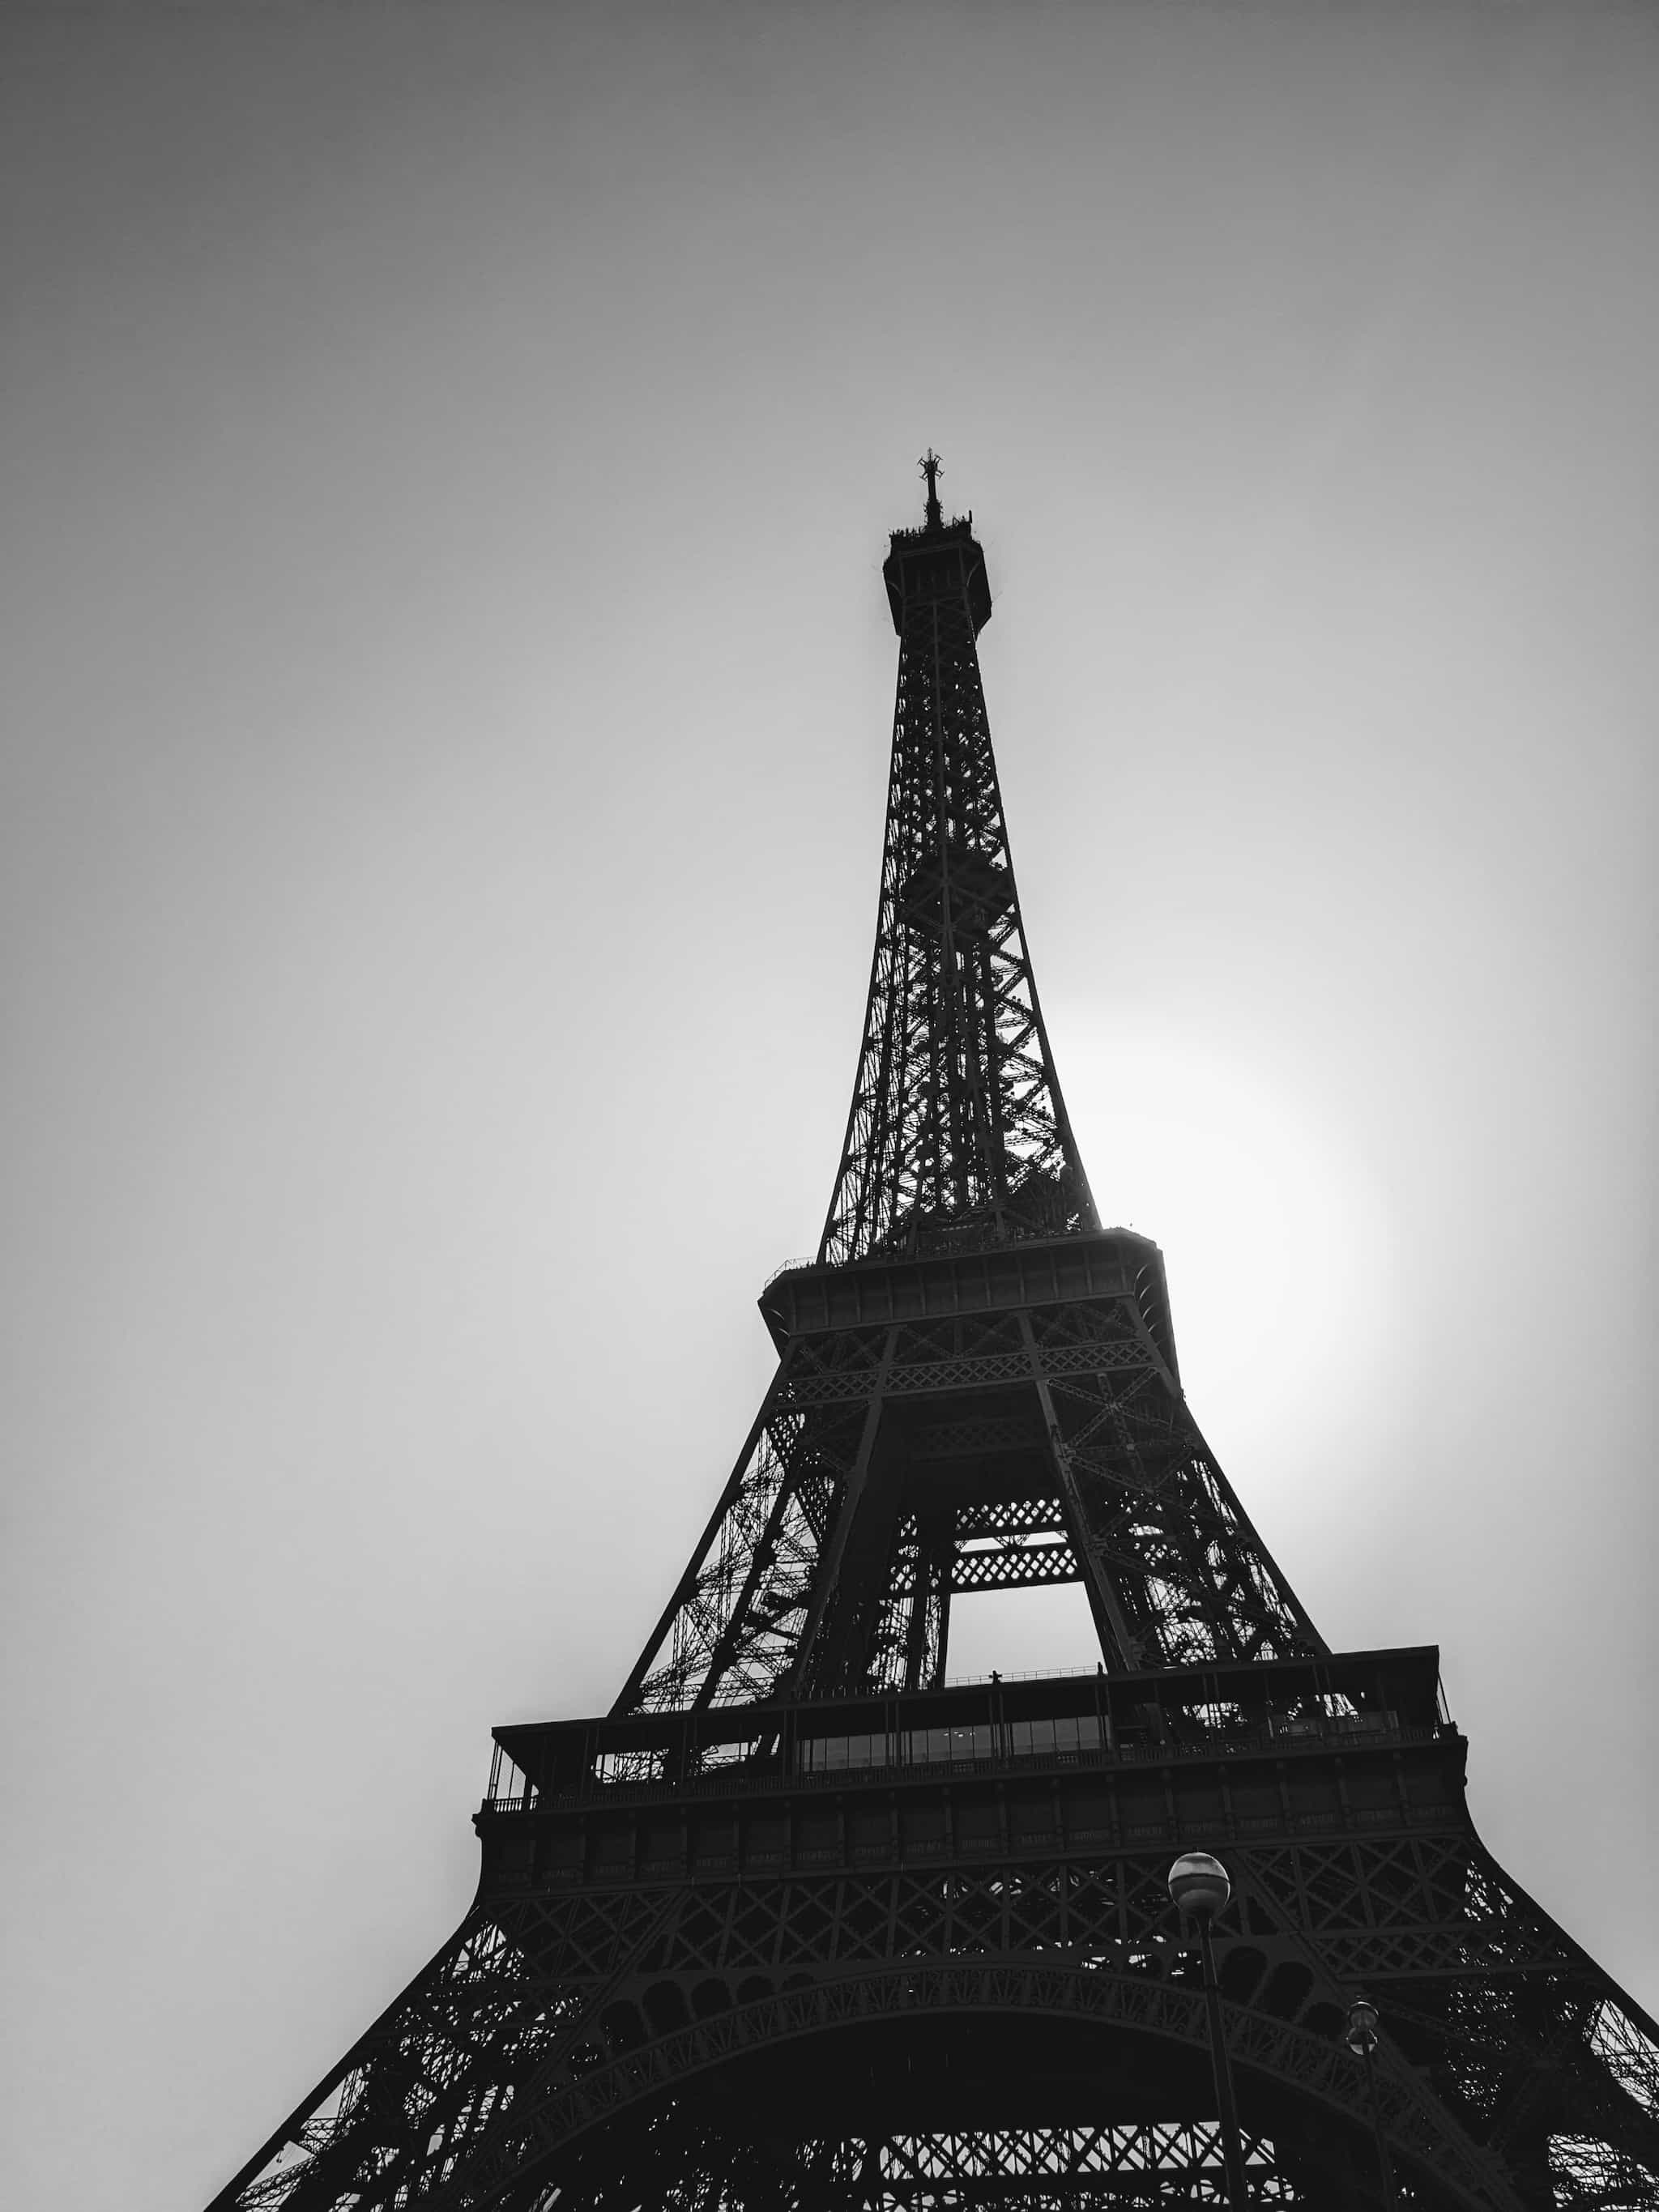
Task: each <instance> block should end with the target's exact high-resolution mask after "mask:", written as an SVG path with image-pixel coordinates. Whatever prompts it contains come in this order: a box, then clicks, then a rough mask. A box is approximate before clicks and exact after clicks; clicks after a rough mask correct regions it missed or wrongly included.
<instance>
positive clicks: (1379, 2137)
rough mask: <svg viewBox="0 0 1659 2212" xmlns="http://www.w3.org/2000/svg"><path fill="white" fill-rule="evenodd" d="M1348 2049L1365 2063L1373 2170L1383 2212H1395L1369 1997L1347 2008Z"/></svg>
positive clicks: (1375, 2031) (1373, 2010) (1376, 2033)
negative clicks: (1373, 2145)
mask: <svg viewBox="0 0 1659 2212" xmlns="http://www.w3.org/2000/svg"><path fill="white" fill-rule="evenodd" d="M1346 2036H1347V2045H1348V2048H1349V2050H1350V2051H1352V2052H1353V2054H1354V2056H1355V2057H1356V2058H1363V2059H1364V2062H1365V2089H1366V2093H1367V2094H1368V2095H1369V2097H1370V2106H1371V2127H1372V2130H1373V2131H1374V2132H1375V2134H1376V2168H1377V2172H1378V2174H1379V2176H1380V2177H1381V2179H1382V2183H1383V2205H1384V2207H1385V2209H1386V2212H1394V2169H1393V2168H1392V2166H1390V2165H1389V2139H1388V2136H1386V2135H1385V2134H1384V2133H1383V2106H1382V2105H1381V2103H1380V2102H1379V2100H1378V2098H1377V2093H1376V2067H1375V2065H1374V2064H1373V2063H1372V2059H1373V2057H1374V2056H1375V2053H1376V2046H1377V2045H1378V2044H1379V2043H1380V2042H1381V2041H1382V2034H1381V2032H1380V2030H1379V2028H1378V2026H1377V2018H1376V2006H1375V2005H1374V2004H1373V2003H1372V2002H1371V2001H1370V1998H1369V1997H1356V1998H1355V1999H1354V2001H1353V2002H1352V2004H1351V2005H1350V2006H1349V2007H1348V2025H1347V2030H1346Z"/></svg>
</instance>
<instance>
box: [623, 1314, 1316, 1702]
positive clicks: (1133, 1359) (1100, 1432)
mask: <svg viewBox="0 0 1659 2212" xmlns="http://www.w3.org/2000/svg"><path fill="white" fill-rule="evenodd" d="M923 1401H925V1404H924V1403H923ZM910 1403H915V1404H916V1405H917V1407H918V1412H919V1414H920V1418H919V1419H907V1418H906V1407H907V1406H908V1404H910ZM933 1407H939V1409H940V1410H939V1411H938V1412H935V1411H933V1410H932V1409H933ZM1034 1498H1035V1499H1045V1500H1047V1501H1048V1502H1047V1503H1046V1504H1043V1505H1042V1509H1041V1510H1042V1512H1043V1513H1044V1514H1045V1515H1046V1516H1048V1517H1047V1518H1046V1520H1044V1521H1043V1522H1042V1523H1041V1528H1040V1532H1039V1525H1038V1523H1037V1522H1034V1521H1032V1520H1031V1518H1030V1516H1031V1513H1032V1511H1033V1508H1034ZM991 1536H996V1537H999V1538H1000V1541H997V1542H995V1543H994V1544H992V1543H987V1541H986V1539H987V1537H991ZM1079 1580H1080V1581H1082V1582H1083V1583H1084V1584H1085V1588H1086V1589H1087V1590H1088V1593H1089V1596H1090V1600H1091V1607H1092V1608H1093V1612H1094V1615H1095V1619H1096V1622H1097V1627H1098V1629H1099V1632H1100V1637H1101V1650H1102V1656H1103V1660H1104V1662H1105V1663H1106V1664H1107V1665H1108V1666H1109V1667H1112V1668H1122V1669H1130V1670H1133V1669H1135V1668H1144V1667H1151V1666H1160V1665H1162V1666H1182V1665H1190V1664H1198V1663H1205V1664H1208V1663H1212V1662H1216V1661H1218V1660H1223V1661H1230V1660H1235V1659H1240V1658H1246V1659H1275V1658H1283V1657H1288V1656H1295V1655H1297V1654H1301V1653H1308V1652H1315V1651H1319V1650H1323V1649H1324V1646H1323V1644H1322V1640H1321V1638H1320V1637H1319V1635H1318V1633H1317V1632H1316V1630H1315V1628H1314V1626H1313V1625H1312V1623H1311V1621H1310V1620H1309V1619H1308V1616H1307V1614H1306V1613H1305V1612H1304V1610H1303V1608H1302V1607H1301V1606H1300V1605H1299V1604H1298V1603H1297V1599H1296V1597H1295V1595H1294V1593H1293V1592H1292V1591H1291V1589H1290V1588H1289V1586H1288V1585H1287V1583H1285V1578H1284V1577H1283V1576H1282V1574H1281V1573H1280V1572H1279V1569H1278V1567H1277V1566H1276V1565H1275V1564H1274V1562H1273V1559H1272V1557H1271V1555H1270V1554H1269V1553H1268V1551H1267V1547H1266V1546H1265V1545H1264V1544H1263V1543H1262V1541H1261V1538H1260V1537H1259V1536H1258V1535H1257V1534H1256V1532H1255V1529H1254V1528H1252V1526H1251V1525H1250V1522H1249V1518H1248V1516H1246V1514H1245V1513H1244V1510H1243V1507H1242V1506H1241V1505H1240V1504H1239V1502H1238V1499H1237V1496H1236V1494H1235V1493H1234V1492H1233V1490H1232V1488H1231V1485H1230V1484H1229V1483H1228V1481H1227V1480H1226V1478H1225V1475H1224V1474H1222V1472H1221V1470H1220V1468H1218V1466H1217V1464H1216V1462H1215V1460H1214V1458H1213V1456H1212V1455H1211V1453H1210V1451H1209V1449H1208V1447H1207V1446H1206V1443H1205V1442H1204V1439H1203V1437H1202V1436H1201V1435H1200V1432H1199V1430H1198V1428H1197V1425H1196V1424H1195V1423H1194V1420H1193V1418H1192V1415H1191V1413H1190V1412H1189V1411H1188V1407H1187V1403H1186V1400H1185V1399H1184V1397H1183V1396H1182V1394H1181V1392H1180V1390H1179V1389H1177V1387H1176V1383H1175V1381H1174V1378H1173V1376H1171V1375H1170V1372H1169V1370H1168V1368H1167V1367H1166V1366H1165V1364H1164V1362H1163V1360H1162V1359H1161V1358H1159V1356H1158V1352H1157V1351H1156V1350H1155V1348H1154V1347H1153V1346H1152V1343H1151V1341H1150V1340H1149V1337H1148V1334H1147V1332H1146V1325H1145V1322H1144V1320H1143V1318H1142V1317H1141V1316H1140V1314H1139V1311H1138V1310H1137V1309H1136V1308H1135V1306H1134V1304H1133V1300H1130V1299H1128V1298H1122V1299H1118V1300H1103V1299H1094V1300H1074V1301H1071V1302H1066V1303H1061V1304H1054V1305H1039V1306H1034V1307H1030V1308H1024V1309H1018V1310H1012V1311H987V1312H983V1313H980V1314H976V1315H974V1316H968V1317H963V1316H953V1317H950V1318H940V1319H938V1320H920V1321H915V1322H908V1323H902V1324H897V1325H894V1326H891V1327H888V1328H868V1329H844V1330H835V1331H829V1332H824V1333H821V1334H815V1335H811V1336H803V1337H799V1338H795V1339H792V1340H790V1342H789V1343H788V1345H787V1347H786V1349H785V1352H784V1355H783V1358H782V1360H781V1363H780V1365H779V1369H778V1373H777V1376H776V1377H775V1381H774V1383H773V1385H772V1388H771V1389H770V1390H769V1393H768V1395H767V1398H766V1401H765V1402H764V1404H763V1407H762V1411H761V1416H760V1419H759V1420H758V1421H757V1424H756V1427H755V1429H754V1430H753V1431H751V1433H750V1439H749V1442H748V1443H747V1445H746V1447H745V1449H744V1455H743V1457H742V1458H741V1459H740V1460H739V1462H738V1465H737V1467H736V1468H734V1470H733V1471H732V1476H731V1479H730V1480H729V1481H728V1483H727V1485H726V1490H725V1492H724V1493H723V1495H722V1497H721V1499H720V1504H719V1505H718V1506H717V1507H716V1509H715V1511H714V1516H713V1517H712V1518H711V1519H710V1521H709V1523H708V1528H707V1529H706V1530H705V1532H704V1534H703V1538H702V1544H701V1546H700V1547H699V1549H698V1552H697V1553H696V1556H695V1557H694V1558H693V1559H692V1562H691V1564H690V1566H689V1567H688V1569H687V1571H686V1573H685V1574H684V1577H682V1579H681V1582H680V1585H679V1588H678V1589H677V1591H676V1592H675V1594H674V1596H673V1597H672V1599H671V1601H670V1602H669V1605H668V1607H667V1609H666V1610H665V1613H664V1614H663V1617H662V1619H661V1620H660V1621H659V1623H658V1626H657V1628H656V1631H655V1632H654V1634H653V1638H652V1640H651V1642H650V1644H647V1648H646V1650H645V1651H644V1652H643V1653H642V1654H641V1658H640V1661H639V1663H638V1665H637V1666H636V1667H635V1669H634V1672H633V1674H631V1675H630V1677H629V1681H628V1682H627V1684H626V1685H625V1686H624V1687H623V1694H622V1696H621V1698H620V1699H618V1700H617V1706H616V1711H618V1712H627V1711H644V1712H664V1711H679V1710H682V1709H684V1708H690V1709H693V1710H696V1709H699V1708H701V1707H702V1706H704V1705H708V1704H710V1703H714V1704H720V1705H725V1704H734V1703H744V1702H747V1701H750V1700H755V1699H765V1698H769V1697H775V1696H776V1695H778V1694H779V1693H780V1692H783V1691H785V1690H787V1689H788V1688H790V1687H792V1686H793V1687H795V1688H799V1689H802V1690H808V1691H811V1692H814V1693H820V1694H821V1693H823V1692H828V1691H829V1690H831V1689H840V1690H870V1689H904V1688H915V1687H916V1686H918V1685H920V1684H925V1683H930V1682H936V1681H938V1680H941V1679H942V1678H943V1675H944V1671H945V1660H946V1656H947V1653H948V1649H949V1622H950V1605H951V1598H952V1596H953V1595H963V1594H970V1593H973V1592H975V1591H981V1590H986V1589H1027V1588H1033V1587H1038V1586H1042V1585H1045V1584H1049V1583H1061V1582H1072V1581H1079Z"/></svg>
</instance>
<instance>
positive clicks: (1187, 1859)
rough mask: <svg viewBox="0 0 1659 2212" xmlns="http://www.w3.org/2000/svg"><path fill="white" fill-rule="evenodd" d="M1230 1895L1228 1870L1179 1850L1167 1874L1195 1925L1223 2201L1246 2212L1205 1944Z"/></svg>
mask: <svg viewBox="0 0 1659 2212" xmlns="http://www.w3.org/2000/svg"><path fill="white" fill-rule="evenodd" d="M1232 1893H1233V1886H1232V1883H1231V1881H1229V1880H1228V1878H1227V1869H1226V1868H1225V1866H1223V1865H1222V1863H1221V1862H1220V1860H1219V1859H1217V1858H1212V1857H1211V1856H1210V1854H1209V1853H1208V1851H1183V1852H1182V1856H1181V1857H1179V1858H1178V1859H1177V1860H1176V1863H1175V1864H1174V1865H1173V1866H1172V1867H1171V1868H1170V1897H1171V1898H1172V1899H1174V1901H1175V1903H1176V1906H1177V1907H1178V1908H1179V1910H1180V1911H1181V1913H1182V1917H1183V1918H1185V1917H1187V1916H1188V1915H1190V1916H1191V1917H1192V1918H1193V1919H1194V1920H1195V1921H1196V1922H1197V1923H1198V1950H1199V1956H1200V1960H1202V1962H1203V1967H1204V2008H1205V2010H1206V2013H1207V2014H1208V2015H1209V2021H1210V2060H1211V2063H1212V2065H1213V2066H1214V2068H1215V2101H1216V2110H1217V2112H1218V2114H1219V2116H1220V2120H1221V2162H1222V2166H1223V2167H1224V2169H1225V2172H1226V2176H1227V2202H1228V2203H1229V2205H1230V2206H1231V2208H1232V2212H1247V2208H1248V2204H1249V2199H1248V2198H1247V2197H1246V2196H1245V2194H1244V2154H1243V2149H1242V2148H1241V2147H1240V2143H1239V2139H1238V2108H1237V2106H1236V2105H1235V2104H1234V2103H1233V2077H1232V2075H1231V2071H1230V2070H1229V2068H1228V2065H1227V2045H1226V2041H1225V2038H1224V2036H1223V2034H1222V2032H1221V1991H1220V1990H1219V1988H1218V1986H1217V1983H1216V1978H1215V1953H1214V1951H1213V1950H1212V1948H1211V1944H1210V1923H1211V1922H1212V1920H1213V1919H1214V1918H1215V1916H1216V1915H1217V1913H1218V1912H1219V1911H1221V1910H1222V1908H1223V1907H1224V1906H1225V1904H1226V1902H1227V1899H1229V1898H1230V1897H1231V1895H1232Z"/></svg>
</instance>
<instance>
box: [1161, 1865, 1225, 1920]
mask: <svg viewBox="0 0 1659 2212" xmlns="http://www.w3.org/2000/svg"><path fill="white" fill-rule="evenodd" d="M1232 1893H1233V1886H1232V1883H1231V1881H1229V1880H1228V1877H1227V1869H1226V1868H1225V1866H1223V1865H1222V1863H1221V1862H1220V1860H1219V1859H1217V1858H1212V1857H1211V1856H1210V1854H1209V1852H1208V1851H1183V1852H1182V1855H1181V1857H1179V1858H1178V1859H1177V1860H1176V1863H1175V1864H1174V1865H1173V1866H1172V1867H1171V1868H1170V1896H1171V1898H1173V1899H1174V1900H1175V1902H1176V1905H1178V1906H1179V1907H1180V1909H1181V1911H1182V1912H1190V1913H1191V1914H1192V1915H1193V1916H1194V1918H1195V1919H1198V1920H1213V1919H1214V1918H1215V1916H1216V1914H1217V1913H1218V1912H1219V1911H1221V1910H1222V1908H1223V1906H1224V1905H1225V1904H1226V1902H1227V1899H1229V1898H1230V1897H1231V1895H1232Z"/></svg>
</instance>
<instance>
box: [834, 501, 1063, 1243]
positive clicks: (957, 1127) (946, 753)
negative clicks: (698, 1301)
mask: <svg viewBox="0 0 1659 2212" xmlns="http://www.w3.org/2000/svg"><path fill="white" fill-rule="evenodd" d="M887 575H888V583H889V591H890V595H891V596H892V597H893V599H894V620H895V623H896V627H897V629H898V636H899V665H898V697H897V704H896V708H895V710H894V716H893V757H892V771H891V776H890V782H889V785H888V794H887V830H886V837H885V842H884V848H883V853H882V868H881V900H880V905H879V908H878V914H877V920H876V945H875V955H874V958H873V960H872V964H871V970H870V996H869V1003H868V1006H867V1009H866V1014H865V1021H864V1040H863V1043H862V1046H861V1048H860V1054H859V1067H858V1076H857V1079H856V1081H855V1083H854V1090H853V1106H852V1111H851V1114H850V1115H849V1116H848V1124H847V1136H846V1140H845V1142H844V1144H843V1146H842V1159H841V1165H840V1168H839V1170H837V1173H836V1188H835V1194H834V1196H833V1197H832V1198H831V1200H830V1202H829V1216H828V1218H827V1219H826V1221H825V1223H824V1229H823V1242H822V1244H821V1246H820V1248H819V1256H820V1258H821V1259H822V1260H824V1261H849V1260H858V1259H862V1258H864V1257H866V1255H869V1254H871V1253H873V1252H888V1251H900V1250H906V1249H909V1250H918V1249H923V1250H925V1249H928V1247H929V1245H930V1243H934V1242H941V1241H943V1242H949V1241H951V1240H959V1239H961V1238H963V1237H967V1236H971V1235H972V1234H973V1233H974V1232H975V1231H980V1232H981V1233H984V1234H987V1235H991V1236H995V1237H1021V1236H1041V1237H1048V1236H1053V1235H1054V1234H1055V1233H1056V1232H1059V1231H1066V1230H1067V1229H1076V1228H1086V1227H1091V1226H1093V1225H1094V1223H1095V1218H1096V1217H1095V1211H1094V1202H1093V1200H1092V1199H1091V1197H1090V1195H1089V1186H1088V1182H1087V1180H1086V1178H1085V1175H1084V1172H1083V1168H1082V1164H1081V1163H1080V1161H1079V1158H1078V1154H1077V1148H1076V1146H1075V1144H1074V1143H1073V1138H1072V1133H1071V1127H1070V1124H1069V1123H1068V1121H1066V1109H1065V1104H1064V1102H1063V1101H1062V1099H1061V1097H1060V1085H1059V1081H1058V1079H1057V1078H1056V1076H1055V1073H1054V1061H1053V1059H1052V1056H1051V1054H1050V1053H1049V1049H1048V1038H1047V1036H1046V1035H1045V1033H1044V1030H1043V1026H1042V1012H1041V1009H1040V1008H1039V1006H1038V1004H1037V994H1036V982H1035V981H1034V979H1033V976H1032V974H1031V963H1030V955H1029V953H1028V951H1027V949H1026V944H1025V932H1024V925H1023V923H1022V922H1021V920H1020V913H1019V899H1018V893H1017V891H1016V890H1015V887H1014V872H1013V864H1012V860H1011V859H1010V857H1009V852H1008V833H1007V830H1006V827H1005V825H1004V822H1003V815H1002V799H1001V794H1000V792H999V790H998V787H997V773H996V763H995V761H994V758H993V756H992V751H991V732H990V726H989V723H988V720H987V716H986V711H985V697H984V692H983V690H982V688H981V681H980V671H979V653H978V647H977V645H976V642H975V641H976V639H977V636H978V633H979V629H980V628H981V625H982V623H983V621H984V620H985V619H986V618H987V617H988V616H989V613H990V599H989V593H988V592H987V591H986V590H985V586H984V562H983V556H981V553H980V550H979V547H978V546H977V544H975V541H974V538H973V534H972V531H971V529H970V528H969V526H968V525H966V524H963V523H951V524H950V525H949V526H944V525H938V526H934V527H933V528H931V529H929V530H927V531H915V532H907V531H901V532H896V534H895V536H894V538H893V541H892V553H891V556H890V560H889V562H888V566H887Z"/></svg>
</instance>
